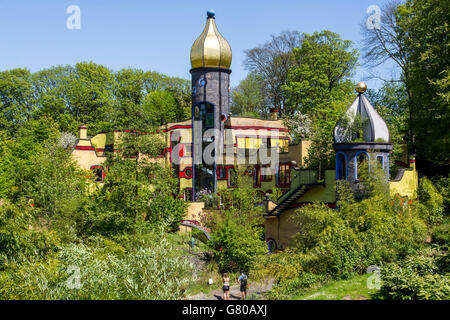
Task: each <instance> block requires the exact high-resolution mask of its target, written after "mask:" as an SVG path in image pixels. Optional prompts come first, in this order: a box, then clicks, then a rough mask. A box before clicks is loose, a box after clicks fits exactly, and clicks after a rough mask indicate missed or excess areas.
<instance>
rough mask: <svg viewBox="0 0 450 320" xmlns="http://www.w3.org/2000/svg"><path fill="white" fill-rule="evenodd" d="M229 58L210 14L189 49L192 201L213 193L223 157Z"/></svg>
mask: <svg viewBox="0 0 450 320" xmlns="http://www.w3.org/2000/svg"><path fill="white" fill-rule="evenodd" d="M231 58H232V55H231V47H230V45H229V44H228V42H227V41H226V40H225V38H224V37H223V36H222V35H221V34H220V33H219V31H218V29H217V26H216V21H215V13H214V11H212V10H210V11H208V12H207V20H206V26H205V29H204V30H203V32H202V33H201V35H200V36H199V37H198V38H197V40H195V42H194V44H193V45H192V48H191V66H192V69H191V70H190V72H191V75H192V115H193V126H192V141H193V151H194V154H193V169H194V170H193V171H194V175H193V180H194V181H193V189H194V190H193V191H194V197H195V194H196V193H197V192H199V191H200V190H203V189H209V190H211V191H215V189H216V162H217V158H218V157H217V156H218V155H219V156H221V155H222V154H223V146H224V130H225V126H224V123H225V121H226V120H227V118H228V116H229V112H230V73H231V70H230V66H231ZM210 129H216V132H217V133H216V134H215V135H214V136H209V137H208V136H206V135H205V132H206V131H208V130H210ZM209 132H211V131H209ZM213 142H214V144H215V148H214V150H211V151H210V149H212V148H211V147H209V148H208V150H207V151H206V152H205V153H207V154H208V155H210V157H205V156H204V151H205V149H206V148H207V147H208V146H209V145H211V143H213ZM211 158H212V159H211Z"/></svg>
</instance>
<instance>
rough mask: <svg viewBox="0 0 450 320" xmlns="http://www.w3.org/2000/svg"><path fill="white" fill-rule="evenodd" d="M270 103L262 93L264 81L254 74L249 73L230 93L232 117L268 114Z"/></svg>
mask: <svg viewBox="0 0 450 320" xmlns="http://www.w3.org/2000/svg"><path fill="white" fill-rule="evenodd" d="M269 108H270V102H269V101H268V98H267V97H266V96H265V93H264V81H263V79H262V77H261V76H260V75H259V74H257V73H256V72H250V73H249V74H248V75H247V77H246V78H245V79H244V80H241V82H240V83H239V85H238V86H237V87H235V88H233V91H232V93H231V112H232V113H233V114H234V115H250V114H255V115H256V116H257V117H260V116H265V115H267V114H268V113H269Z"/></svg>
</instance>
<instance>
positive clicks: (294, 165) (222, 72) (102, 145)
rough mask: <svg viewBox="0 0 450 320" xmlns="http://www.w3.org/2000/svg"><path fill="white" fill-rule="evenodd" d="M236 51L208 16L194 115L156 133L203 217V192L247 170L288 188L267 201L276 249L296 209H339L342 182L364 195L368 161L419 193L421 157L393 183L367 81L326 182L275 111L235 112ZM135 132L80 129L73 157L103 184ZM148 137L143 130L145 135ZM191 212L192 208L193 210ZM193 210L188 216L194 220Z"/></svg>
mask: <svg viewBox="0 0 450 320" xmlns="http://www.w3.org/2000/svg"><path fill="white" fill-rule="evenodd" d="M231 60H232V53H231V47H230V45H229V44H228V42H227V41H226V40H225V38H223V36H222V35H221V34H220V33H219V31H218V29H217V26H216V22H215V14H214V13H213V12H208V13H207V20H206V26H205V28H204V30H203V32H202V33H201V35H200V36H199V37H198V38H197V40H195V42H194V44H193V46H192V48H191V67H192V69H191V70H190V73H191V77H192V79H191V80H192V117H191V118H190V119H186V120H184V121H180V122H173V123H167V124H165V125H163V126H161V127H160V128H159V130H158V131H157V132H155V133H145V134H160V135H162V137H163V139H164V142H165V147H164V149H163V151H162V153H161V154H160V155H157V156H153V157H152V158H151V161H153V162H156V163H160V164H161V165H166V166H171V168H172V169H173V170H174V172H175V175H176V176H177V177H178V181H179V191H180V193H181V194H182V196H183V197H184V199H185V200H186V201H189V202H191V207H192V208H195V210H196V212H195V213H196V214H198V213H199V212H197V211H200V212H201V211H202V210H203V206H202V205H200V204H199V203H196V202H195V198H196V194H197V193H198V192H201V191H202V190H205V189H208V190H210V191H212V192H216V191H217V190H219V189H220V188H233V187H234V186H235V181H234V177H235V176H236V174H237V170H238V169H242V168H243V169H244V170H245V171H246V173H247V174H246V177H247V180H248V183H249V184H251V185H252V186H253V187H254V188H256V189H258V190H260V191H261V193H263V194H267V193H270V192H272V189H273V188H274V187H278V188H280V189H281V190H282V191H283V195H282V196H281V197H280V198H279V199H277V200H276V201H270V200H266V204H267V205H266V212H265V214H264V217H265V230H266V240H267V241H268V243H270V245H271V247H272V248H274V249H284V248H286V246H288V245H289V243H290V240H291V238H292V236H293V235H294V234H295V233H296V232H298V228H297V227H296V226H295V225H294V224H293V223H292V222H291V221H290V216H291V215H292V214H293V213H294V211H295V209H296V208H298V207H301V206H304V205H306V204H309V203H313V202H321V203H325V204H327V205H328V206H330V207H332V208H334V207H335V206H336V180H347V181H348V182H349V184H350V185H351V187H352V189H353V191H354V193H355V195H358V193H359V192H361V191H362V190H361V187H360V186H361V184H360V180H361V177H362V167H363V165H362V164H363V163H364V162H367V163H368V168H367V172H368V173H369V174H370V173H371V172H373V171H374V170H373V169H374V168H377V169H380V170H381V171H383V172H384V173H383V174H384V175H385V177H386V183H388V184H389V187H390V192H391V194H392V195H399V196H401V197H405V198H408V199H415V198H416V196H417V188H418V176H417V171H416V168H415V160H414V156H410V166H409V167H408V168H403V169H401V170H400V171H399V174H398V176H397V177H396V179H394V180H391V181H390V180H389V161H390V160H389V154H390V152H391V150H392V144H391V143H390V137H389V130H388V127H387V125H386V123H385V122H384V120H383V119H382V118H381V117H380V115H379V114H378V113H377V112H376V110H375V109H374V108H373V107H372V105H371V104H370V102H369V101H368V100H367V98H366V97H365V95H364V92H365V90H366V86H365V84H364V83H359V84H358V85H357V87H356V92H357V96H356V97H355V100H354V102H353V103H352V104H351V105H350V107H349V109H348V110H347V112H346V114H345V116H344V118H343V119H342V120H341V121H339V122H338V123H337V124H336V127H335V129H334V140H335V144H334V145H333V148H334V150H335V151H336V170H325V172H324V178H323V179H320V180H319V179H318V173H317V171H316V170H313V169H308V168H305V158H306V157H307V155H308V148H309V146H310V144H311V142H310V141H306V140H305V141H301V142H298V143H296V144H293V143H291V137H290V135H289V130H288V129H287V128H286V126H285V125H284V124H283V121H281V120H279V119H278V110H277V109H276V108H274V109H272V110H271V113H270V117H269V119H268V120H264V119H258V118H246V117H236V116H233V115H232V114H231V113H230V75H231V69H230V66H231ZM132 133H136V132H130V131H129V130H122V131H121V130H114V131H113V132H102V133H98V134H97V135H94V136H92V137H88V136H87V128H86V127H83V126H82V127H80V128H79V137H78V140H77V141H76V144H75V146H74V150H73V157H74V158H75V159H76V161H77V162H78V164H79V166H80V167H81V168H83V169H87V170H92V171H93V172H94V174H95V175H96V180H97V182H99V183H102V182H103V180H104V178H105V175H107V171H106V170H105V168H104V165H103V163H104V161H105V160H106V158H107V155H108V153H113V152H115V151H117V150H116V146H117V144H118V142H119V141H120V139H121V136H122V135H124V134H132ZM140 134H142V133H140ZM189 212H190V211H189ZM190 215H191V214H190V213H188V217H187V219H191V217H190Z"/></svg>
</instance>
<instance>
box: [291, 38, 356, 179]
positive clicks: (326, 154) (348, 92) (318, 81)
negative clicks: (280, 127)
mask: <svg viewBox="0 0 450 320" xmlns="http://www.w3.org/2000/svg"><path fill="white" fill-rule="evenodd" d="M351 44H352V43H351V41H348V40H342V39H341V38H340V37H339V35H337V34H336V33H333V32H331V31H322V32H320V33H319V32H316V33H314V34H313V35H311V36H310V35H306V34H305V35H304V40H303V42H302V45H301V47H300V48H295V49H293V59H294V60H295V61H296V63H295V65H294V66H293V67H292V68H291V69H290V70H289V73H288V78H287V83H286V85H284V86H283V92H284V93H285V95H286V97H287V101H288V103H287V105H288V106H289V107H286V108H285V110H284V116H285V118H291V119H293V118H295V117H298V116H296V113H300V114H302V115H305V116H307V117H308V119H309V120H310V121H311V122H312V124H311V129H312V130H311V129H310V130H309V131H310V132H313V134H310V136H309V137H308V138H311V139H312V145H311V147H310V149H309V155H308V158H307V163H308V164H309V166H310V167H311V168H317V169H319V171H321V170H322V169H326V168H332V167H333V166H334V160H333V159H334V153H333V152H332V150H333V148H332V144H333V128H334V125H335V124H336V122H337V121H338V120H339V118H340V117H341V115H342V114H343V113H344V111H345V110H346V108H347V107H348V106H349V105H350V103H351V99H353V98H354V95H353V84H352V83H351V81H350V80H349V77H350V76H351V74H352V72H353V70H354V68H355V66H356V63H357V58H356V50H351V49H350V47H351ZM288 123H289V121H288Z"/></svg>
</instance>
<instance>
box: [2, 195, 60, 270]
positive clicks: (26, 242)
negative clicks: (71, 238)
mask: <svg viewBox="0 0 450 320" xmlns="http://www.w3.org/2000/svg"><path fill="white" fill-rule="evenodd" d="M35 214H36V212H35V210H33V209H32V207H30V206H28V205H26V204H25V203H24V202H22V203H18V204H9V203H8V204H3V205H0V270H1V269H3V268H4V267H5V264H7V263H13V262H15V263H19V262H21V261H23V260H24V259H26V258H27V257H35V258H43V257H45V256H46V255H48V254H51V253H52V252H54V251H56V250H57V247H58V245H59V237H58V235H57V234H56V233H55V232H54V231H47V230H45V229H44V230H39V229H37V228H36V224H35V223H34V222H35V221H34V218H35ZM33 224H34V226H33Z"/></svg>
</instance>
